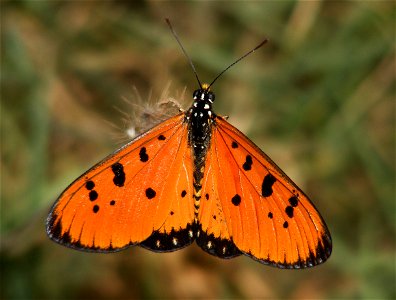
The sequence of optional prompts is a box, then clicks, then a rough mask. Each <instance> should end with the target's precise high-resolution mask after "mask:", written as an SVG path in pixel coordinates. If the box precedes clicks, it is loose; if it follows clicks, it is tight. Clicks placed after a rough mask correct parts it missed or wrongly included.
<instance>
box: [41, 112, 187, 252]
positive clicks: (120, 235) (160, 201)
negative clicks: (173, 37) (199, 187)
mask: <svg viewBox="0 0 396 300" xmlns="http://www.w3.org/2000/svg"><path fill="white" fill-rule="evenodd" d="M192 167H193V163H192V158H191V150H190V148H189V147H188V135H187V125H186V123H185V122H184V114H179V115H177V116H175V117H173V118H171V119H169V120H167V121H165V122H163V123H161V124H160V125H158V126H157V127H155V128H153V129H152V130H150V131H148V132H147V133H145V134H143V135H142V136H140V137H138V138H136V139H135V140H134V141H132V142H131V143H129V144H127V145H126V146H124V147H123V148H121V149H120V150H119V151H117V152H116V153H114V154H112V155H110V156H109V157H107V158H106V159H104V160H103V161H102V162H100V163H99V164H97V165H96V166H94V167H93V168H92V169H90V170H89V171H87V172H86V173H85V174H83V175H82V176H81V177H80V178H78V179H77V180H76V181H74V182H73V183H72V184H71V185H70V186H69V187H68V188H67V189H66V190H65V191H64V192H63V193H62V195H61V196H60V197H59V199H58V200H57V202H56V203H55V205H54V207H53V208H52V210H51V212H50V214H49V216H48V219H47V233H48V235H49V236H50V237H51V238H52V239H53V240H55V241H57V242H59V243H61V244H64V245H66V246H69V247H72V248H76V249H80V250H88V251H100V252H109V251H116V250H119V249H122V248H125V247H127V246H129V245H135V244H141V245H142V246H143V247H146V248H149V249H152V250H154V251H173V250H176V249H178V248H181V247H184V246H186V245H188V244H190V243H191V242H192V241H193V235H192V234H191V232H192V231H191V228H192V224H193V222H194V211H193V208H192V193H193V191H192V184H191V183H192V178H191V174H192V173H193V171H192Z"/></svg>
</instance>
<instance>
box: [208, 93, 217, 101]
mask: <svg viewBox="0 0 396 300" xmlns="http://www.w3.org/2000/svg"><path fill="white" fill-rule="evenodd" d="M207 99H208V100H209V101H210V102H211V103H213V102H214V100H215V94H213V93H212V92H209V93H208V96H207Z"/></svg>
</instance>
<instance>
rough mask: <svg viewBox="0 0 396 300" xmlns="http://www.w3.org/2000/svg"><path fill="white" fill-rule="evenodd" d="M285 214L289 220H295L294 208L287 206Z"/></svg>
mask: <svg viewBox="0 0 396 300" xmlns="http://www.w3.org/2000/svg"><path fill="white" fill-rule="evenodd" d="M285 213H286V214H287V216H288V217H289V218H293V213H294V208H293V206H287V207H286V209H285Z"/></svg>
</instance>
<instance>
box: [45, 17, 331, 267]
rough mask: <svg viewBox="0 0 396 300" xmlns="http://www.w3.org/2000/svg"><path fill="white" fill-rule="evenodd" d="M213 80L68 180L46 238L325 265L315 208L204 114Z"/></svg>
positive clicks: (239, 136) (326, 248) (250, 147)
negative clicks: (182, 107) (181, 108)
mask: <svg viewBox="0 0 396 300" xmlns="http://www.w3.org/2000/svg"><path fill="white" fill-rule="evenodd" d="M167 22H168V25H169V26H170V28H171V30H172V32H173V34H174V35H175V37H176V39H177V41H178V43H179V44H180V46H181V48H182V50H183V52H184V53H185V50H184V48H183V46H182V45H181V43H180V41H179V40H178V38H177V36H176V34H175V33H174V31H173V29H172V27H171V25H170V23H169V21H168V20H167ZM265 42H266V40H265V41H264V42H262V43H261V44H260V45H259V46H257V47H256V48H255V49H253V50H252V51H250V52H249V53H247V54H245V55H244V56H243V57H241V58H240V59H238V60H237V61H236V62H238V61H239V60H241V59H242V58H244V57H245V56H247V55H248V54H250V53H251V52H253V51H254V50H256V49H258V48H259V47H261V46H262V45H263V44H264V43H265ZM185 54H186V53H185ZM186 55H187V54H186ZM187 57H188V56H187ZM236 62H235V63H236ZM235 63H234V64H235ZM190 64H191V65H192V62H191V60H190ZM234 64H232V65H234ZM232 65H231V66H232ZM192 67H193V70H194V73H195V75H196V77H197V79H198V76H197V74H196V71H195V68H194V66H193V65H192ZM227 69H228V68H227ZM227 69H226V70H227ZM224 71H225V70H224ZM224 71H223V72H221V73H220V74H219V76H220V75H221V74H223V73H224ZM219 76H217V77H216V78H215V80H213V82H212V83H211V84H209V85H208V84H203V85H201V83H200V81H199V79H198V82H199V84H200V88H199V89H198V90H196V91H195V92H194V93H193V99H194V102H193V105H192V106H191V108H190V109H189V110H187V111H186V112H181V113H179V114H178V115H176V116H174V117H172V118H170V119H168V120H166V121H164V122H163V123H161V124H159V125H157V126H156V127H154V128H153V129H151V130H149V131H148V132H146V133H144V134H142V135H140V136H138V137H137V138H135V139H134V140H133V141H131V142H130V143H128V144H127V145H125V146H124V147H122V148H121V149H119V150H118V151H116V152H115V153H113V154H111V155H110V156H108V157H107V158H105V159H104V160H103V161H101V162H100V163H98V164H97V165H95V166H94V167H93V168H91V169H90V170H88V171H87V172H86V173H85V174H83V175H82V176H80V177H79V178H78V179H77V180H75V181H74V182H73V183H72V184H71V185H70V186H69V187H68V188H67V189H66V190H65V191H64V192H63V193H62V195H61V196H60V197H59V199H58V200H57V201H56V203H55V204H54V206H53V208H52V210H51V212H50V214H49V216H48V218H47V233H48V235H49V237H50V238H51V239H53V240H54V241H56V242H58V243H60V244H62V245H65V246H68V247H71V248H74V249H78V250H86V251H92V252H114V251H119V250H122V249H124V248H127V247H129V246H131V245H139V246H141V247H144V248H147V249H150V250H152V251H156V252H169V251H175V250H177V249H180V248H183V247H186V246H187V245H189V244H191V243H192V242H193V241H194V240H195V241H196V242H197V244H198V245H199V246H200V247H201V248H202V249H203V250H204V251H206V252H208V253H210V254H212V255H215V256H217V257H220V258H231V257H235V256H238V255H241V254H245V255H248V256H250V257H252V258H253V259H255V260H257V261H259V262H261V263H264V264H270V265H272V266H276V267H279V268H306V267H311V266H314V265H317V264H320V263H323V262H324V261H325V260H326V259H327V258H328V257H329V256H330V254H331V248H332V244H331V237H330V233H329V231H328V229H327V227H326V224H325V223H324V221H323V219H322V217H321V216H320V214H319V212H318V211H317V210H316V209H315V207H314V205H313V204H312V203H311V201H310V200H309V199H308V197H307V196H306V195H305V194H304V193H303V192H302V191H301V190H300V189H299V188H298V187H297V186H296V185H295V184H294V183H293V182H292V181H291V180H290V179H289V178H288V177H287V175H286V174H285V173H283V172H282V170H280V169H279V167H278V166H277V165H276V164H275V163H274V162H273V161H272V160H271V159H270V158H269V157H268V156H267V155H265V154H264V153H263V152H262V151H261V150H260V149H259V148H258V147H257V146H256V145H255V144H254V143H253V142H251V141H250V140H249V139H248V138H247V137H246V136H245V135H244V134H243V133H241V132H240V131H239V130H238V129H236V128H235V127H233V126H232V125H230V124H229V123H228V122H227V121H226V119H225V118H223V117H220V116H218V115H216V114H215V113H214V112H213V111H212V103H213V102H214V100H215V95H214V93H213V92H211V91H210V87H211V85H212V84H213V83H214V81H216V79H217V78H218V77H219Z"/></svg>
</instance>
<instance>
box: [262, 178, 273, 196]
mask: <svg viewBox="0 0 396 300" xmlns="http://www.w3.org/2000/svg"><path fill="white" fill-rule="evenodd" d="M275 182H276V178H275V177H274V176H273V175H272V174H270V173H268V174H267V175H265V177H264V180H263V183H262V185H261V194H262V195H263V196H264V197H268V196H271V195H272V193H273V191H272V186H273V185H274V183H275Z"/></svg>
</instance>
